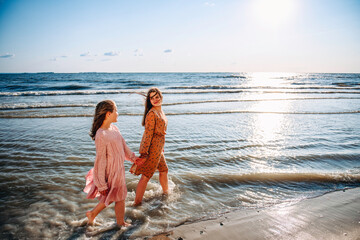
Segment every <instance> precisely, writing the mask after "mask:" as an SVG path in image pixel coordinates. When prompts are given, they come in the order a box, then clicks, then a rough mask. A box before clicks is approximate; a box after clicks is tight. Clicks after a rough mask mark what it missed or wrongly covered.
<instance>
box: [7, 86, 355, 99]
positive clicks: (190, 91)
mask: <svg viewBox="0 0 360 240" xmlns="http://www.w3.org/2000/svg"><path fill="white" fill-rule="evenodd" d="M350 89H351V90H360V88H350ZM282 90H285V91H282ZM288 90H293V91H288ZM314 90H315V89H314ZM339 90H343V91H298V89H296V88H285V89H281V88H269V89H265V88H264V89H263V88H241V89H185V90H176V89H174V90H163V91H162V93H163V94H206V93H241V92H260V93H282V94H337V93H339V94H360V91H347V89H344V88H339ZM144 91H146V89H144ZM136 92H139V91H137V90H134V89H120V90H116V89H115V90H69V91H24V92H0V96H7V97H9V96H14V97H15V96H52V95H96V94H126V93H127V94H131V93H136Z"/></svg>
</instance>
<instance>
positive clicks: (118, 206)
mask: <svg viewBox="0 0 360 240" xmlns="http://www.w3.org/2000/svg"><path fill="white" fill-rule="evenodd" d="M115 215H116V223H117V225H118V226H119V227H121V226H125V227H128V226H131V224H130V223H127V222H125V220H124V217H125V200H123V201H119V202H115Z"/></svg>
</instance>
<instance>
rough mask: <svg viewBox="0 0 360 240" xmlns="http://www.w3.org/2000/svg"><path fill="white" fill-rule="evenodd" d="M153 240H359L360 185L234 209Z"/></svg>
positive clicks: (180, 227)
mask: <svg viewBox="0 0 360 240" xmlns="http://www.w3.org/2000/svg"><path fill="white" fill-rule="evenodd" d="M151 239H153V240H155V239H177V240H178V239H184V240H185V239H191V240H192V239H210V240H211V239H214V240H215V239H216V240H218V239H302V240H303V239H327V240H328V239H360V188H355V189H347V190H345V191H344V190H342V191H336V192H332V193H327V194H325V195H323V196H320V197H317V198H313V199H306V200H303V201H300V202H298V203H295V204H288V205H277V206H273V207H271V208H265V209H252V210H243V211H237V212H232V213H228V214H225V215H223V216H221V217H220V218H218V219H215V220H207V221H201V222H196V223H190V224H184V225H181V226H179V227H176V228H175V229H173V230H172V231H171V232H168V233H166V234H163V235H159V236H155V237H153V238H151Z"/></svg>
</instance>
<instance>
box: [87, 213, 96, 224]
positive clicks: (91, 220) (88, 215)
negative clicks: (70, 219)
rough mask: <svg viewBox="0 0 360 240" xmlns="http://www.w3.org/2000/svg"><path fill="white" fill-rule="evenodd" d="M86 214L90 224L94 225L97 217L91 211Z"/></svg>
mask: <svg viewBox="0 0 360 240" xmlns="http://www.w3.org/2000/svg"><path fill="white" fill-rule="evenodd" d="M86 216H87V218H88V224H89V225H92V224H93V223H94V219H95V217H94V216H93V215H92V212H91V211H88V212H86Z"/></svg>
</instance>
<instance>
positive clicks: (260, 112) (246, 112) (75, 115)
mask: <svg viewBox="0 0 360 240" xmlns="http://www.w3.org/2000/svg"><path fill="white" fill-rule="evenodd" d="M359 113H360V110H359V111H344V112H263V111H247V110H229V111H214V112H178V113H175V112H172V113H171V112H170V113H166V115H167V116H177V115H212V114H299V115H301V114H304V115H307V114H309V115H311V114H313V115H330V114H331V115H333V114H359ZM142 115H143V113H119V116H142ZM93 116H94V115H93V114H54V115H45V114H44V115H42V114H38V113H36V114H33V115H25V114H24V115H21V112H15V113H14V112H12V114H8V113H3V114H0V118H64V117H93Z"/></svg>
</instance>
